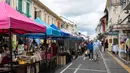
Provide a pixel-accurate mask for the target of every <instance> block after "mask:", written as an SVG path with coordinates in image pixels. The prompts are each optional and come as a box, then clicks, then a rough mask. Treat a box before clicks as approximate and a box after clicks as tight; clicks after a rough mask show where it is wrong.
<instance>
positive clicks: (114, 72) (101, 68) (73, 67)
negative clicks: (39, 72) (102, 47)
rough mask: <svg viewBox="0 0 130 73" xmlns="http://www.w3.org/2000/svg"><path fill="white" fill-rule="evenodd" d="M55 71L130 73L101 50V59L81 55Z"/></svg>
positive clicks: (59, 72)
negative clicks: (96, 59) (95, 59)
mask: <svg viewBox="0 0 130 73" xmlns="http://www.w3.org/2000/svg"><path fill="white" fill-rule="evenodd" d="M55 73H128V72H127V71H126V70H125V69H124V68H123V67H122V66H121V65H120V64H119V63H117V62H116V60H114V59H113V58H112V57H111V56H110V55H109V54H108V53H101V52H100V59H99V61H96V62H95V61H92V60H89V59H88V57H84V56H80V57H78V58H77V59H76V60H74V61H73V62H71V63H69V64H68V65H67V66H65V67H63V68H61V69H59V70H57V71H56V72H55Z"/></svg>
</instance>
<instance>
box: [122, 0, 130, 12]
mask: <svg viewBox="0 0 130 73" xmlns="http://www.w3.org/2000/svg"><path fill="white" fill-rule="evenodd" d="M123 10H130V0H128V2H126V6H125V7H124V8H123Z"/></svg>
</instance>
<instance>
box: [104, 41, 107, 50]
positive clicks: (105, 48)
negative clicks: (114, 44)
mask: <svg viewBox="0 0 130 73" xmlns="http://www.w3.org/2000/svg"><path fill="white" fill-rule="evenodd" d="M107 49H108V40H106V42H105V44H104V52H106V50H107Z"/></svg>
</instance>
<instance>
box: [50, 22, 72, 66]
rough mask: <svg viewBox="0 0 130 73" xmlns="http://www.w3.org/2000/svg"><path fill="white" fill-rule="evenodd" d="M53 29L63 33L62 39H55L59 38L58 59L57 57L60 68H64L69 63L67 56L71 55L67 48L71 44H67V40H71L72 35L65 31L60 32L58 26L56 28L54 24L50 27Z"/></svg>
mask: <svg viewBox="0 0 130 73" xmlns="http://www.w3.org/2000/svg"><path fill="white" fill-rule="evenodd" d="M50 26H51V27H52V28H54V29H56V30H58V31H60V32H61V36H60V37H55V38H58V44H59V48H58V53H57V54H58V57H57V64H58V65H59V66H62V65H66V64H67V62H66V60H67V59H66V58H67V55H68V54H69V48H67V47H66V46H70V45H69V44H68V43H69V42H66V43H67V44H68V45H67V44H66V43H65V40H69V37H70V34H69V33H67V32H65V31H63V30H60V29H59V28H58V27H57V26H55V25H54V24H51V25H50Z"/></svg>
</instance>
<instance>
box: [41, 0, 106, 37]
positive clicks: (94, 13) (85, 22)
mask: <svg viewBox="0 0 130 73" xmlns="http://www.w3.org/2000/svg"><path fill="white" fill-rule="evenodd" d="M41 2H43V3H44V4H45V5H46V6H48V7H49V8H50V9H51V10H53V11H54V12H55V13H56V14H58V15H61V16H64V17H66V18H68V19H69V20H71V21H73V22H74V23H76V24H77V26H78V29H79V30H80V31H82V32H87V34H88V35H92V36H93V35H94V34H95V28H96V25H97V24H98V22H99V19H100V18H101V17H102V16H103V11H104V9H105V3H106V0H41Z"/></svg>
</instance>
